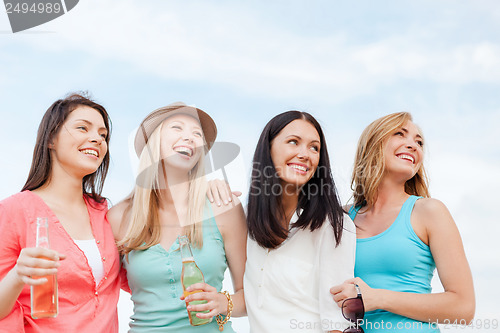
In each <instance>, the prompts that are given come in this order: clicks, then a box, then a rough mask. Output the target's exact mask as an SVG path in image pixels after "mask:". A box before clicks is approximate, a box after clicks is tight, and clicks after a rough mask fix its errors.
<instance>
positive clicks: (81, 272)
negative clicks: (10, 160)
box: [0, 191, 120, 333]
mask: <svg viewBox="0 0 500 333" xmlns="http://www.w3.org/2000/svg"><path fill="white" fill-rule="evenodd" d="M85 202H86V204H87V209H88V212H89V217H90V224H91V227H92V232H93V234H94V237H95V240H96V243H97V246H98V248H99V252H100V255H101V260H102V263H103V265H104V277H103V279H102V280H101V282H99V284H98V285H96V281H95V280H94V276H93V275H92V270H91V268H90V266H89V264H88V261H87V258H86V257H85V255H84V253H83V252H82V251H81V250H80V248H79V247H78V246H77V245H76V244H75V242H74V241H73V239H72V238H71V236H70V235H69V234H68V233H67V232H66V230H65V229H64V228H63V226H62V224H61V223H60V222H59V220H58V219H57V217H56V215H55V214H54V212H53V211H52V210H51V209H50V208H49V207H48V206H47V205H46V204H45V202H44V201H43V200H42V199H41V198H40V197H39V196H38V195H36V194H34V193H32V192H30V191H24V192H21V193H17V194H15V195H13V196H11V197H8V198H7V199H5V200H2V201H0V244H1V248H2V250H1V251H0V279H3V277H4V276H5V275H6V274H7V273H8V272H9V271H10V270H11V269H12V267H14V265H15V264H16V262H17V258H18V257H19V253H20V252H21V249H23V248H25V247H35V238H36V218H37V217H47V218H48V221H49V239H50V246H51V248H52V249H54V250H56V251H58V252H60V253H63V254H65V255H66V259H65V260H62V261H61V266H60V267H59V269H58V274H57V279H58V288H59V290H58V293H59V314H58V316H57V317H56V318H46V319H32V318H31V309H30V287H29V286H28V285H26V286H25V287H24V289H23V290H22V292H21V294H20V296H19V298H18V299H17V301H16V304H15V305H14V308H13V309H12V312H11V313H10V314H9V315H8V316H7V317H5V318H4V319H2V320H0V332H2V333H3V332H9V333H13V332H16V333H17V332H26V333H34V332H36V333H39V332H43V333H51V332H54V333H55V332H57V333H66V332H68V333H69V332H79V333H86V332H89V333H95V332H106V333H108V332H111V333H113V332H118V315H117V302H118V297H119V292H120V275H119V272H120V261H119V255H118V251H117V249H116V246H115V240H114V238H113V233H112V231H111V226H110V225H109V222H108V220H107V218H106V212H107V210H108V207H107V203H106V202H104V203H97V202H95V201H94V200H92V199H90V198H88V197H85Z"/></svg>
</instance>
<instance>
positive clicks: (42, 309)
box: [31, 217, 59, 319]
mask: <svg viewBox="0 0 500 333" xmlns="http://www.w3.org/2000/svg"><path fill="white" fill-rule="evenodd" d="M36 246H37V247H41V248H45V249H49V248H50V244H49V224H48V219H47V218H46V217H38V218H37V219H36ZM33 278H35V277H33ZM36 278H38V279H41V278H45V279H47V282H46V283H44V284H42V285H38V286H31V317H32V318H33V319H40V318H53V317H56V316H57V312H58V310H59V303H58V298H57V275H56V274H54V275H47V276H41V277H36Z"/></svg>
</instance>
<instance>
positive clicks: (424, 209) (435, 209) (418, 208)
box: [414, 198, 449, 217]
mask: <svg viewBox="0 0 500 333" xmlns="http://www.w3.org/2000/svg"><path fill="white" fill-rule="evenodd" d="M414 211H415V212H416V213H418V214H419V215H426V216H427V217H430V216H432V215H435V214H444V213H447V214H449V211H448V208H446V206H445V204H444V203H442V202H441V201H439V200H438V199H434V198H422V199H419V200H417V201H416V202H415V207H414Z"/></svg>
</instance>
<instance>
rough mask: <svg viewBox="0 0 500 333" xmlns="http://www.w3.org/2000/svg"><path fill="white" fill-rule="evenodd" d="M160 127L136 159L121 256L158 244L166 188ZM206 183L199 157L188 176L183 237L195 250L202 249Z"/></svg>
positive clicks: (119, 243)
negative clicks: (160, 212) (133, 185)
mask: <svg viewBox="0 0 500 333" xmlns="http://www.w3.org/2000/svg"><path fill="white" fill-rule="evenodd" d="M162 127H163V123H162V124H160V125H159V126H158V127H157V128H156V129H155V130H154V131H153V133H152V134H151V136H150V137H149V139H148V142H147V144H146V146H145V147H144V149H143V150H142V153H141V155H140V157H139V169H138V175H140V178H139V179H138V180H137V182H136V185H135V188H134V190H133V192H132V193H131V194H130V196H129V197H128V198H127V199H125V201H126V202H127V203H128V207H127V208H126V210H125V213H124V214H123V216H124V218H128V222H129V223H128V227H127V231H126V234H125V236H124V238H123V239H122V240H121V241H119V242H118V243H117V246H118V249H119V250H120V252H121V253H122V254H128V253H129V252H130V251H132V250H145V249H148V248H150V247H151V246H153V245H156V244H158V243H160V239H161V225H160V219H159V216H158V210H159V206H160V205H159V203H160V200H161V194H160V193H161V191H160V189H161V188H162V186H163V187H164V186H166V177H167V175H165V174H164V175H163V177H162V175H161V174H162V173H164V170H165V169H164V167H163V161H161V156H160V146H161V129H162ZM206 192H207V182H206V179H205V157H204V153H202V154H201V155H200V159H199V160H198V163H197V164H196V165H195V166H194V167H193V169H192V170H191V171H190V173H189V193H188V210H187V221H186V222H187V224H186V226H184V227H183V234H184V235H186V236H187V237H188V238H189V240H190V242H191V243H192V244H193V245H194V246H195V247H198V248H201V247H202V246H203V231H202V221H203V211H204V210H205V208H206Z"/></svg>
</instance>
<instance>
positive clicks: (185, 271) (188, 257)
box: [179, 236, 212, 326]
mask: <svg viewBox="0 0 500 333" xmlns="http://www.w3.org/2000/svg"><path fill="white" fill-rule="evenodd" d="M179 245H180V249H181V257H182V273H181V283H182V289H183V290H184V297H187V296H188V295H191V294H194V293H198V292H201V290H194V291H191V292H188V291H186V289H187V288H188V287H189V286H190V285H192V284H195V283H199V282H202V283H204V282H205V279H204V277H203V273H202V272H201V270H200V268H199V267H198V265H196V262H195V261H194V257H193V253H192V252H191V246H190V245H189V239H188V238H187V237H186V236H179ZM205 303H207V301H205V300H203V301H192V302H189V305H195V304H205ZM208 312H209V311H208V310H207V311H202V313H208ZM197 313H199V311H189V310H188V317H189V323H190V324H191V325H192V326H199V325H203V324H208V323H209V322H211V321H212V318H208V319H202V318H198V317H196V314H197Z"/></svg>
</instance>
